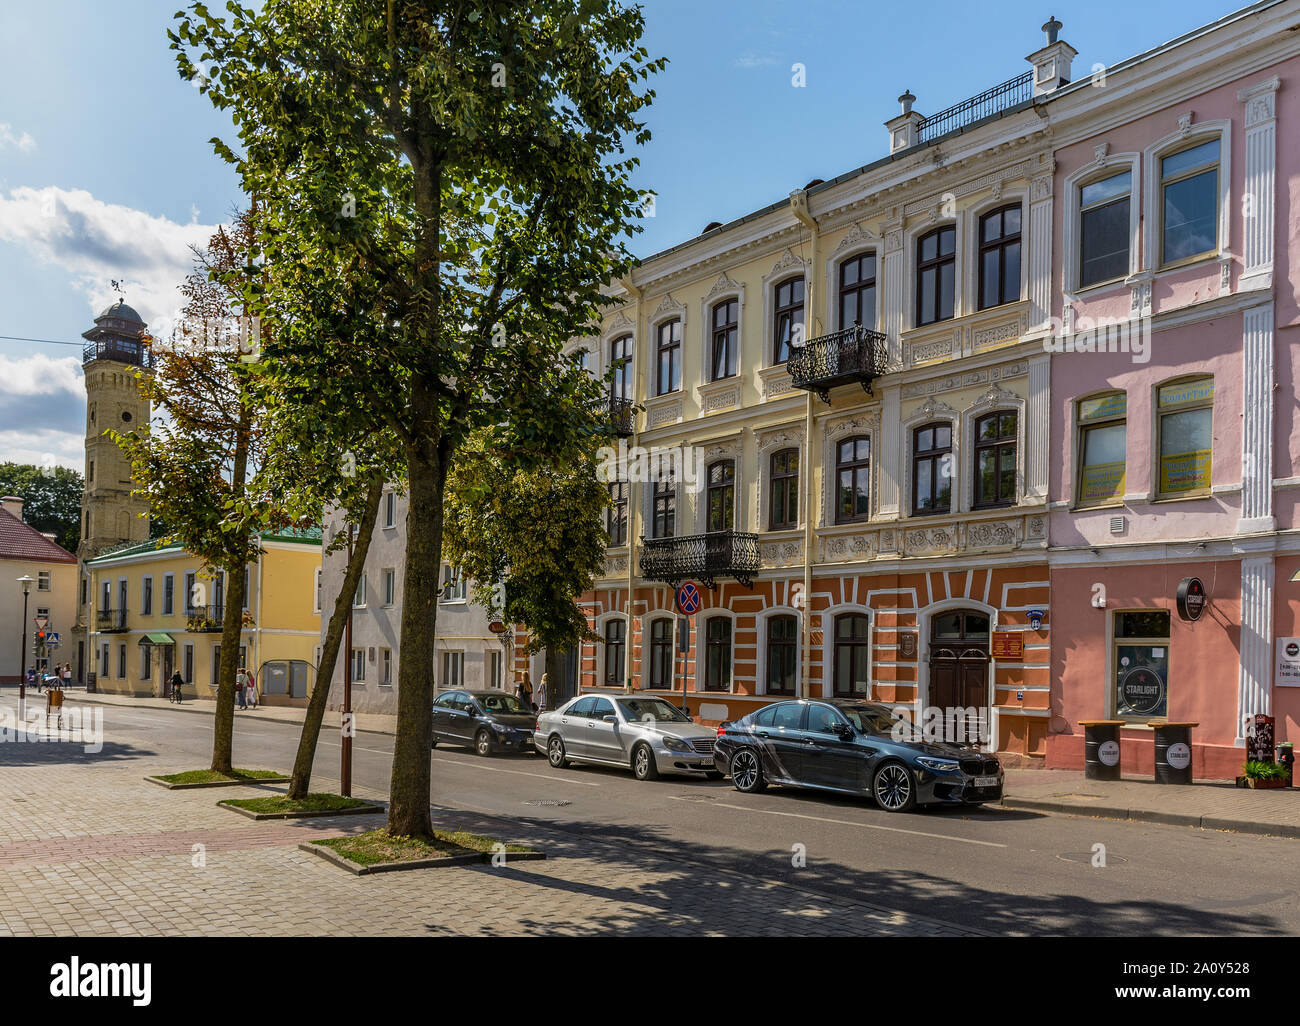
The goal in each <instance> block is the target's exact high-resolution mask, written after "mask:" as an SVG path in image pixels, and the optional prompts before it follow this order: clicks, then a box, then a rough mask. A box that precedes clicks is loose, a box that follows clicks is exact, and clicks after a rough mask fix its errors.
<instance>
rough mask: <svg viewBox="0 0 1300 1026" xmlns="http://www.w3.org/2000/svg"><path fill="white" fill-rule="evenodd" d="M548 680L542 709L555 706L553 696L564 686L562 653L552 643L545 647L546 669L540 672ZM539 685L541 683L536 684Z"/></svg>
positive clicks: (549, 708)
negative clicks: (544, 703)
mask: <svg viewBox="0 0 1300 1026" xmlns="http://www.w3.org/2000/svg"><path fill="white" fill-rule="evenodd" d="M542 676H544V677H546V678H547V680H548V681H549V682H550V686H549V687H547V689H546V705H545V706H543V708H544V709H547V710H551V709H554V708H555V706H556V704H557V703H556V700H555V696H556V695H558V694H559V693H560V688H562V687H563V686H564V653H563V652H561V651H560V650H559V649H558V648H556V647H555V646H554V645H551V646H549V647H548V648H547V649H546V670H545V672H544V673H543V674H542ZM538 687H539V688H540V687H541V684H540V683H539V684H538Z"/></svg>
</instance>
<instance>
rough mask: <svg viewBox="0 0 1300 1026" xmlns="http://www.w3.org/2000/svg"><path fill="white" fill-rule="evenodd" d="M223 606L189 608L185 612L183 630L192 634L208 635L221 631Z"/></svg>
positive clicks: (219, 604) (223, 614)
mask: <svg viewBox="0 0 1300 1026" xmlns="http://www.w3.org/2000/svg"><path fill="white" fill-rule="evenodd" d="M224 619H225V605H224V604H223V603H216V604H214V605H210V606H191V607H189V608H188V609H186V610H185V629H186V630H187V631H190V632H191V633H193V634H210V633H214V632H217V631H220V630H221V624H222V621H223V620H224Z"/></svg>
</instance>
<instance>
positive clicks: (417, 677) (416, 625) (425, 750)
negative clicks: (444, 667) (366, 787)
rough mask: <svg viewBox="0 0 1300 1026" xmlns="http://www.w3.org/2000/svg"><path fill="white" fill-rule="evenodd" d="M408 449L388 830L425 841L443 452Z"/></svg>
mask: <svg viewBox="0 0 1300 1026" xmlns="http://www.w3.org/2000/svg"><path fill="white" fill-rule="evenodd" d="M421 449H422V447H416V448H412V449H409V450H408V454H407V456H408V470H407V480H408V485H409V489H410V503H409V506H408V507H407V512H406V571H405V577H404V583H403V589H404V593H403V596H402V637H401V662H400V663H399V665H398V668H397V736H396V738H395V740H394V744H393V776H392V781H391V783H390V785H389V793H388V797H389V804H388V831H389V833H391V834H395V835H397V836H415V837H428V836H429V835H430V834H431V833H432V830H433V822H432V820H431V819H430V817H429V751H430V747H429V744H430V741H431V740H432V736H433V735H432V726H433V710H432V704H433V679H434V676H433V675H434V671H435V667H434V665H433V659H434V651H435V646H434V631H435V629H436V626H437V616H438V595H439V592H440V587H441V585H440V580H441V574H440V572H439V571H440V570H441V567H442V517H443V512H442V498H443V490H444V487H445V485H446V479H447V466H446V458H445V453H444V452H443V451H442V450H441V449H440V448H439V449H436V450H435V453H434V455H433V458H432V459H429V458H428V455H427V454H426V453H425V452H424V451H421Z"/></svg>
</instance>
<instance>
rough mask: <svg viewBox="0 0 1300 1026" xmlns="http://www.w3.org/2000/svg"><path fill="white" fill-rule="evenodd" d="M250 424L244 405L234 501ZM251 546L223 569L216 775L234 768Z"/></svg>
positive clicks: (243, 541)
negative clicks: (237, 681) (237, 673)
mask: <svg viewBox="0 0 1300 1026" xmlns="http://www.w3.org/2000/svg"><path fill="white" fill-rule="evenodd" d="M251 423H252V416H251V411H250V410H249V407H248V404H247V403H245V404H243V405H242V406H241V407H240V411H239V427H238V434H237V435H236V438H235V460H234V467H233V470H232V473H231V487H230V491H231V495H232V497H234V498H235V499H239V498H242V496H243V494H244V481H245V479H246V476H247V474H248V444H249V431H250V428H251ZM251 547H252V546H251V544H250V542H249V538H248V534H247V532H245V533H244V534H243V535H241V537H240V543H239V546H238V557H239V558H235V559H232V560H231V562H230V565H229V566H227V567H224V568H223V569H225V570H226V571H227V573H226V590H225V593H224V596H223V601H224V603H225V605H224V607H223V608H222V617H223V618H222V621H221V663H220V666H219V667H218V673H217V714H216V716H215V717H214V720H213V724H212V769H213V770H214V771H216V772H217V773H230V772H231V771H232V770H233V768H234V764H233V761H232V760H233V757H234V733H235V671H236V670H237V669H238V668H239V639H240V637H241V636H242V635H243V632H244V596H245V593H246V589H245V588H244V571H245V570H247V569H248V561H249V556H250V551H249V550H250V549H251Z"/></svg>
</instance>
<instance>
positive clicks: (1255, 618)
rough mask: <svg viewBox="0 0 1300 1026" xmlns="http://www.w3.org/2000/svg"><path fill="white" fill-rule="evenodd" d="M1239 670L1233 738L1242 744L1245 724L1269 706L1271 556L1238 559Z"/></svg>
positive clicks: (1271, 604)
mask: <svg viewBox="0 0 1300 1026" xmlns="http://www.w3.org/2000/svg"><path fill="white" fill-rule="evenodd" d="M1240 648H1241V672H1240V675H1239V676H1238V678H1237V738H1236V743H1237V744H1238V745H1244V744H1245V725H1246V722H1247V720H1248V718H1249V717H1252V716H1254V715H1256V714H1257V713H1263V714H1265V715H1268V714H1269V713H1270V711H1271V709H1272V701H1271V698H1272V674H1273V556H1272V555H1271V554H1269V555H1264V556H1247V557H1246V558H1244V559H1243V560H1242V561H1241V642H1240Z"/></svg>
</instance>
